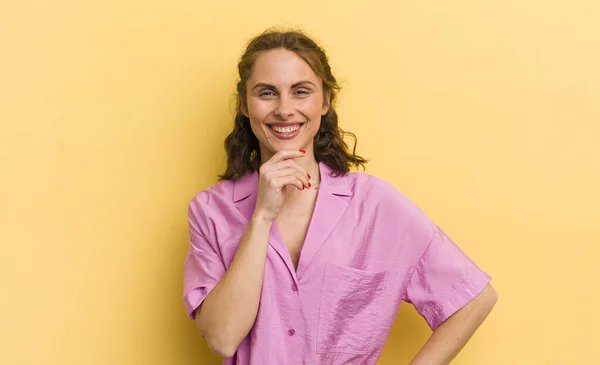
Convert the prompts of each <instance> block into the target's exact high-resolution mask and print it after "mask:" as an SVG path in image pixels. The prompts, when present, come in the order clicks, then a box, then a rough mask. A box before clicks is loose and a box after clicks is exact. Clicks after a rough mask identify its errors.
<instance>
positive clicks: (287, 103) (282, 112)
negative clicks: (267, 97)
mask: <svg viewBox="0 0 600 365" xmlns="http://www.w3.org/2000/svg"><path fill="white" fill-rule="evenodd" d="M273 114H275V115H276V116H278V117H280V118H282V119H287V118H289V117H291V116H292V115H294V103H293V100H291V98H289V97H286V96H284V95H282V96H281V97H280V98H279V102H278V103H277V105H276V106H275V109H274V110H273Z"/></svg>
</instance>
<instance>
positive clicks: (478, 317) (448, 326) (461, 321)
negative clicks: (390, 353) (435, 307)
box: [410, 285, 498, 365]
mask: <svg viewBox="0 0 600 365" xmlns="http://www.w3.org/2000/svg"><path fill="white" fill-rule="evenodd" d="M497 298H498V296H497V294H496V292H495V291H494V289H493V288H492V287H491V286H490V285H488V286H487V287H486V288H485V289H484V290H483V291H482V292H481V294H479V295H478V296H477V297H475V298H474V299H473V300H472V301H471V302H469V303H468V304H467V305H465V306H464V307H463V308H461V309H460V310H459V311H457V312H456V313H455V314H453V315H452V316H450V318H448V319H447V320H446V321H444V323H442V324H440V325H439V326H438V327H437V328H436V329H435V331H434V332H433V334H432V335H431V337H430V338H429V340H428V341H427V343H426V344H425V346H423V348H422V349H421V351H419V353H418V354H417V356H416V357H415V358H414V359H413V361H411V363H410V365H425V364H427V365H446V364H449V363H450V361H452V359H454V357H456V355H457V354H458V353H459V352H460V350H461V349H462V348H463V347H464V346H465V344H466V343H467V342H468V341H469V339H470V338H471V336H473V334H474V333H475V331H476V330H477V328H479V326H480V325H481V324H482V323H483V321H484V320H485V318H486V317H487V316H488V315H489V313H490V312H491V310H492V308H493V307H494V305H495V303H496V300H497Z"/></svg>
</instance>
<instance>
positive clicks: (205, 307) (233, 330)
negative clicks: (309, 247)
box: [196, 216, 272, 357]
mask: <svg viewBox="0 0 600 365" xmlns="http://www.w3.org/2000/svg"><path fill="white" fill-rule="evenodd" d="M271 224H272V222H270V221H269V220H267V219H263V218H262V217H260V216H253V217H252V218H251V220H250V222H249V224H248V226H247V228H246V230H245V232H244V234H243V236H242V239H241V241H240V245H239V247H238V249H237V252H236V254H235V256H234V258H233V261H232V262H231V265H230V266H229V268H228V270H227V272H226V273H225V275H224V276H223V278H221V280H220V281H219V283H218V284H217V285H216V286H215V287H214V289H213V290H212V291H211V293H210V294H209V295H208V297H207V298H206V299H205V300H204V302H203V303H202V306H201V307H200V308H199V309H198V310H197V315H196V324H197V326H198V328H199V330H200V332H201V333H202V335H203V336H204V337H205V338H206V341H207V343H208V345H209V347H210V348H211V349H212V350H213V351H214V352H215V353H217V354H219V355H221V356H223V357H230V356H233V353H234V352H235V351H236V349H237V347H238V346H239V344H240V343H241V342H242V340H243V339H244V338H245V337H246V335H247V334H248V332H249V331H250V329H251V328H252V326H253V324H254V321H255V319H256V314H257V311H258V304H259V300H260V292H261V288H262V283H263V278H264V270H265V262H266V257H267V247H268V243H267V242H268V238H269V232H270V229H271Z"/></svg>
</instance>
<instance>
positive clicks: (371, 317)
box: [317, 263, 391, 354]
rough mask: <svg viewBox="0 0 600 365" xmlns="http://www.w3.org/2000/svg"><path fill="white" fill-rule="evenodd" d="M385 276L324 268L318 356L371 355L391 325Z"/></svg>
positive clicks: (336, 266)
mask: <svg viewBox="0 0 600 365" xmlns="http://www.w3.org/2000/svg"><path fill="white" fill-rule="evenodd" d="M386 279H387V272H369V271H362V270H357V269H353V268H349V267H343V266H339V265H335V264H331V263H328V264H327V265H326V267H325V274H324V278H323V287H322V292H321V304H320V311H319V324H318V329H317V352H318V353H329V352H345V353H354V354H363V353H368V352H371V351H373V350H374V349H375V347H376V345H378V344H379V343H380V342H381V341H382V337H383V338H385V334H386V333H387V332H388V331H389V327H390V325H391V324H390V323H387V322H389V321H388V319H387V316H385V315H384V314H383V313H382V312H384V308H385V307H386V295H385V294H386V290H385V289H386Z"/></svg>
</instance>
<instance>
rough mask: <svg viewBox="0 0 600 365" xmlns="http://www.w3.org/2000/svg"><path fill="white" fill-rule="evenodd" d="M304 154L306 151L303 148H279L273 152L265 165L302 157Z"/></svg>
mask: <svg viewBox="0 0 600 365" xmlns="http://www.w3.org/2000/svg"><path fill="white" fill-rule="evenodd" d="M305 155H306V151H303V150H281V151H278V152H277V153H275V154H274V155H273V157H271V158H270V159H269V160H268V161H267V162H265V165H267V164H273V163H276V162H281V161H284V160H288V159H290V158H297V157H303V156H305Z"/></svg>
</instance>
